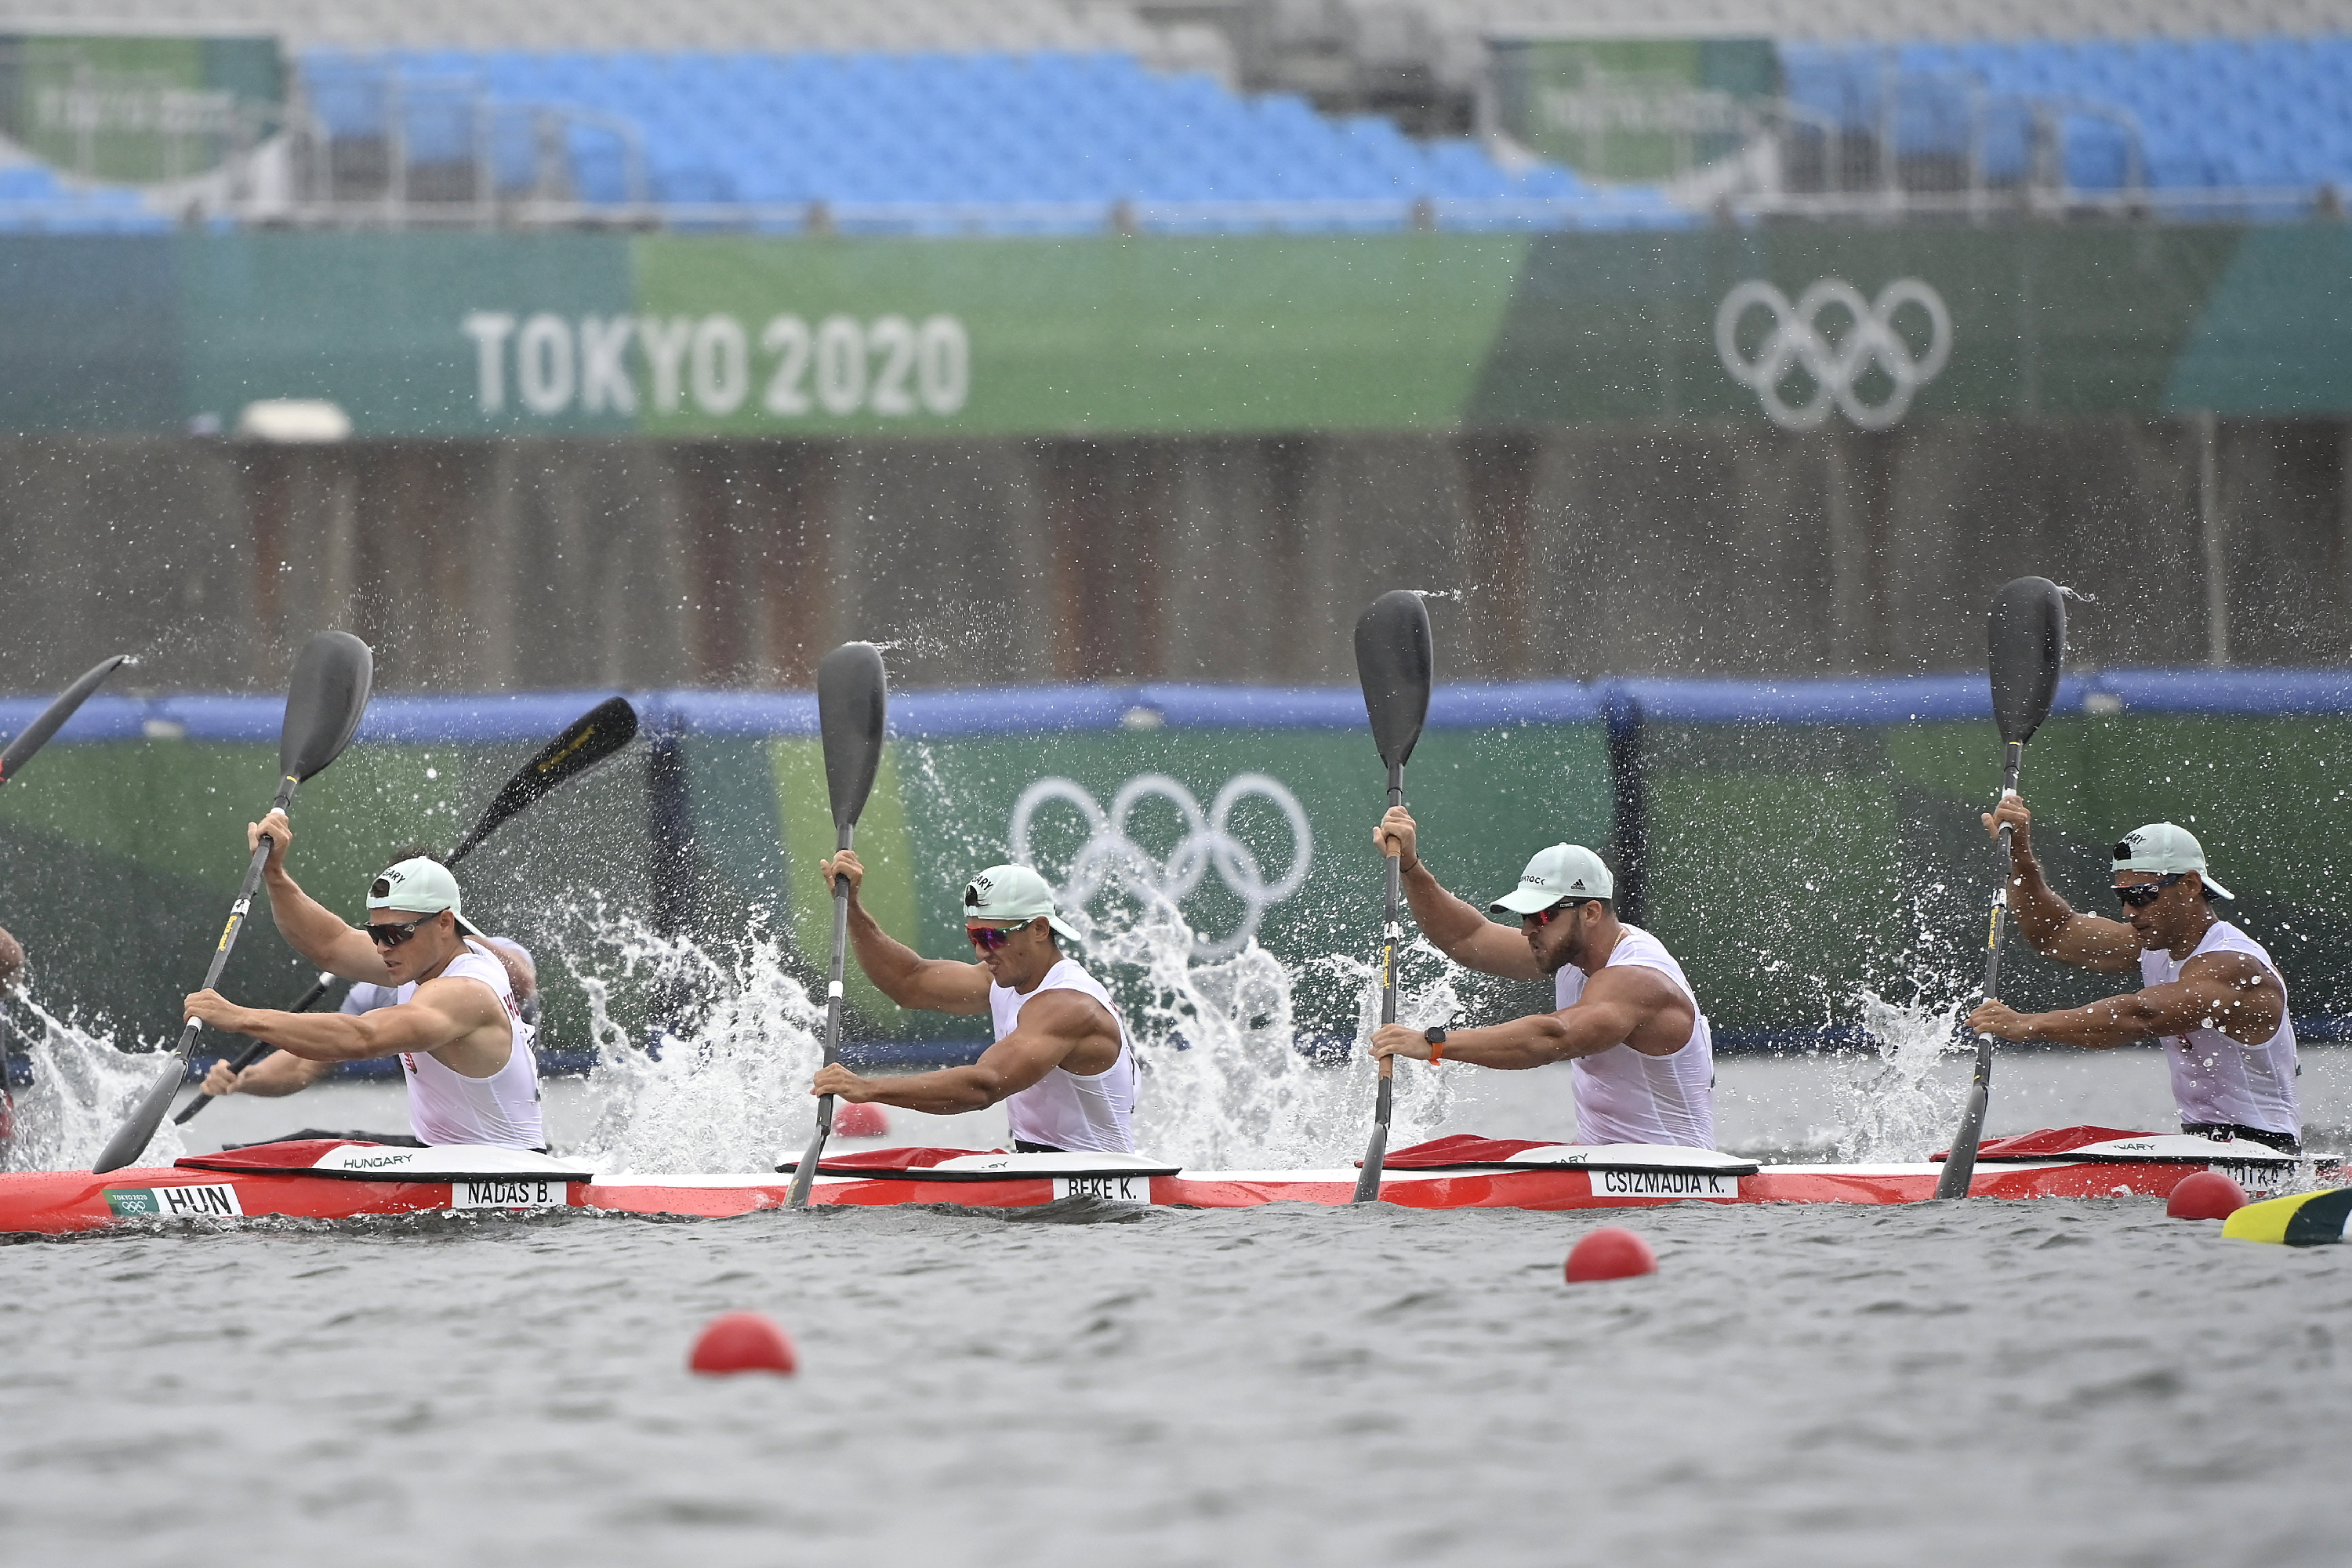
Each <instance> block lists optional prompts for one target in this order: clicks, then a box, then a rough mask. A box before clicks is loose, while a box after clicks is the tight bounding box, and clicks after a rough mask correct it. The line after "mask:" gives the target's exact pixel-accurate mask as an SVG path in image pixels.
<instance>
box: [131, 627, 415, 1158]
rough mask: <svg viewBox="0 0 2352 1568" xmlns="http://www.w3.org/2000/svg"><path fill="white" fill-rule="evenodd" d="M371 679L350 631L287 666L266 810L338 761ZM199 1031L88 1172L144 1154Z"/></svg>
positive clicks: (242, 893) (258, 856)
mask: <svg viewBox="0 0 2352 1568" xmlns="http://www.w3.org/2000/svg"><path fill="white" fill-rule="evenodd" d="M374 679H375V655H373V653H371V652H369V651H368V646H367V644H365V643H363V642H362V641H360V639H359V638H357V637H353V636H352V634H351V633H349V632H320V634H319V635H318V636H317V637H312V638H311V639H310V642H309V644H308V645H306V646H305V647H303V649H302V653H301V657H299V658H297V659H296V660H295V661H294V679H293V683H292V684H291V685H290V686H289V687H288V688H287V690H286V721H285V725H284V727H283V728H282V729H281V730H280V731H278V795H277V797H276V798H275V799H273V800H272V801H271V802H270V809H271V810H272V811H287V810H290V809H292V807H293V805H294V790H295V787H296V786H297V785H298V784H301V783H302V782H303V781H304V780H305V779H308V778H310V777H311V776H313V775H314V774H316V773H319V772H320V770H321V769H323V768H325V767H326V765H327V764H328V763H331V762H333V761H334V760H335V759H336V758H337V757H339V756H341V755H342V753H343V748H344V747H345V746H348V745H350V744H351V743H352V735H353V734H354V733H356V732H357V731H358V730H359V727H360V718H361V716H362V714H364V713H366V711H367V703H368V690H369V688H370V687H371V686H372V685H373V681H374ZM269 848H270V843H269V836H268V834H266V833H265V834H263V835H262V836H261V842H259V843H258V844H256V845H255V846H254V847H253V858H252V859H251V860H249V861H247V864H246V868H245V879H244V880H243V881H242V882H239V883H238V884H237V889H236V902H235V903H234V904H231V905H230V906H229V914H228V924H227V925H226V926H224V927H222V928H221V934H220V942H218V944H216V945H215V947H214V949H213V961H212V963H211V964H210V965H209V966H208V967H207V968H206V969H205V984H204V987H203V988H204V989H205V990H207V991H209V990H211V989H212V988H213V987H214V986H215V985H217V984H220V977H221V971H222V970H223V969H225V968H226V967H227V966H228V955H229V953H230V952H232V951H234V950H235V948H236V938H237V933H238V932H239V931H243V930H244V929H245V917H246V915H247V912H248V911H249V910H251V909H252V908H253V895H254V892H255V890H256V889H258V888H259V887H260V886H261V868H262V867H263V866H264V865H265V864H267V863H268V859H269ZM203 1028H204V1024H203V1022H202V1021H201V1020H199V1019H195V1018H191V1019H189V1020H188V1023H187V1027H186V1028H184V1029H183V1030H182V1031H181V1032H180V1045H179V1048H178V1049H177V1050H174V1051H173V1053H172V1056H171V1059H170V1060H169V1061H167V1062H166V1063H164V1065H163V1068H162V1069H161V1070H160V1071H158V1072H157V1073H156V1075H155V1081H154V1083H153V1084H152V1086H151V1087H150V1088H149V1089H148V1090H147V1093H146V1095H145V1097H144V1098H142V1100H140V1101H139V1107H138V1109H137V1110H133V1111H132V1112H131V1119H130V1120H129V1121H125V1122H124V1123H123V1124H122V1125H121V1127H119V1128H117V1129H116V1130H115V1133H114V1136H113V1137H112V1138H110V1139H109V1140H107V1144H106V1147H105V1149H104V1150H102V1151H101V1152H100V1154H99V1156H98V1161H97V1163H95V1164H93V1165H91V1166H90V1170H91V1172H92V1173H97V1174H103V1173H106V1172H108V1171H119V1170H121V1168H122V1167H123V1166H125V1165H127V1164H129V1163H131V1161H133V1160H135V1159H137V1158H138V1157H139V1156H140V1155H141V1154H142V1153H144V1152H146V1150H147V1145H148V1143H149V1142H150V1141H152V1139H153V1138H154V1136H155V1130H156V1129H157V1128H159V1127H161V1126H163V1117H164V1113H165V1112H167V1111H169V1110H171V1109H172V1097H173V1095H175V1094H177V1093H178V1092H179V1089H180V1083H181V1080H182V1079H184V1078H185V1077H186V1076H187V1072H188V1052H189V1050H190V1049H191V1048H192V1047H194V1045H195V1043H196V1036H197V1035H198V1034H199V1033H200V1032H202V1030H203Z"/></svg>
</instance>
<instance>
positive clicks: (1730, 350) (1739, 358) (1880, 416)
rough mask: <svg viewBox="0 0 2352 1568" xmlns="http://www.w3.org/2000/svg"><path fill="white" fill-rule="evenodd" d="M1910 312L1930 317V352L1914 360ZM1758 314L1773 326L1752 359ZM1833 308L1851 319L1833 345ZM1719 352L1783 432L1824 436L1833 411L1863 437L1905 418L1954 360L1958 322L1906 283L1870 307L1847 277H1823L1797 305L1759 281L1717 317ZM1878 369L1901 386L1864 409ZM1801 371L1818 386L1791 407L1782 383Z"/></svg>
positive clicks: (1935, 298) (1932, 297)
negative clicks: (1746, 340)
mask: <svg viewBox="0 0 2352 1568" xmlns="http://www.w3.org/2000/svg"><path fill="white" fill-rule="evenodd" d="M1906 305H1909V306H1913V307H1916V309H1917V310H1918V311H1919V313H1920V314H1922V315H1924V316H1926V317H1927V352H1926V353H1922V354H1917V355H1914V353H1912V349H1911V344H1910V342H1909V341H1908V340H1907V339H1906V338H1905V337H1904V335H1903V334H1902V333H1901V332H1899V331H1896V330H1895V316H1896V313H1897V312H1899V311H1900V310H1902V309H1903V308H1904V307H1905V306H1906ZM1752 310H1763V311H1764V312H1766V313H1767V314H1768V315H1769V316H1770V317H1771V320H1772V324H1771V327H1770V328H1769V330H1768V331H1766V332H1765V334H1764V341H1763V342H1761V343H1760V344H1759V345H1758V347H1757V350H1756V357H1755V358H1753V359H1750V358H1748V356H1747V355H1745V354H1743V353H1741V352H1740V348H1739V329H1740V326H1741V324H1742V323H1743V322H1744V321H1746V319H1747V317H1748V312H1750V311H1752ZM1824 310H1835V311H1842V312H1843V314H1844V316H1845V317H1846V319H1847V321H1848V322H1849V324H1848V326H1847V328H1846V331H1845V335H1844V337H1843V339H1841V340H1839V341H1836V342H1832V340H1831V338H1830V336H1829V334H1828V333H1826V332H1824V331H1822V311H1824ZM1715 352H1716V355H1717V358H1719V359H1721V360H1722V361H1723V368H1724V370H1725V371H1726V372H1727V374H1729V375H1730V377H1731V379H1732V380H1734V381H1736V382H1738V384H1740V385H1742V386H1745V387H1747V388H1748V389H1749V390H1751V391H1753V392H1754V393H1755V394H1756V398H1757V401H1758V402H1759V403H1761V404H1762V405H1764V413H1765V415H1766V416H1767V417H1769V419H1770V420H1771V421H1772V423H1773V424H1775V425H1778V426H1780V428H1782V429H1783V430H1811V429H1815V428H1817V427H1818V426H1820V425H1821V424H1822V422H1823V421H1824V420H1826V419H1828V418H1829V416H1830V408H1831V405H1832V404H1834V405H1836V406H1837V407H1838V409H1840V410H1841V411H1842V412H1843V414H1844V415H1845V416H1846V417H1847V418H1848V419H1850V420H1852V421H1853V423H1854V424H1855V425H1857V426H1861V427H1862V428H1863V429H1864V430H1884V429H1885V428H1886V427H1887V426H1890V425H1893V424H1894V423H1895V421H1897V420H1899V419H1901V418H1902V417H1903V416H1904V414H1905V413H1906V411H1908V410H1909V408H1910V406H1911V399H1912V398H1913V397H1914V396H1916V395H1917V394H1918V391H1919V389H1920V388H1921V387H1923V386H1925V385H1927V383H1929V382H1931V381H1933V380H1935V379H1936V377H1937V375H1938V374H1941V373H1942V371H1943V368H1944V365H1945V363H1946V362H1947V361H1948V360H1949V359H1950V358H1951V357H1952V315H1951V312H1950V311H1949V310H1946V309H1945V308H1944V297H1943V296H1942V295H1940V294H1938V293H1937V292H1936V290H1935V289H1931V288H1929V287H1928V286H1927V284H1925V283H1923V282H1921V281H1920V280H1919V279H1916V278H1897V279H1895V281H1894V282H1892V283H1889V284H1888V285H1887V286H1886V287H1885V288H1884V289H1880V290H1879V291H1878V298H1877V299H1875V300H1865V299H1864V298H1863V295H1862V290H1861V289H1857V288H1855V287H1854V286H1853V284H1851V283H1848V282H1847V281H1845V279H1842V278H1824V279H1822V280H1821V281H1820V282H1818V283H1815V284H1814V285H1813V286H1812V287H1811V288H1810V289H1806V290H1805V291H1804V292H1803V293H1802V294H1800V295H1798V296H1797V302H1796V303H1795V304H1794V305H1791V304H1790V303H1789V297H1788V296H1787V295H1786V294H1783V293H1781V292H1780V290H1779V289H1775V288H1774V287H1772V285H1771V284H1769V283H1766V282H1764V281H1762V280H1761V279H1749V280H1748V281H1747V282H1745V283H1742V284H1739V285H1738V286H1737V287H1736V288H1734V289H1732V290H1731V292H1730V293H1728V294H1726V295H1725V296H1724V297H1723V303H1722V304H1721V305H1720V306H1718V307H1717V310H1716V312H1715ZM1874 365H1875V366H1876V367H1877V368H1878V369H1880V370H1881V371H1883V372H1885V375H1886V379H1887V380H1888V381H1889V382H1891V383H1892V384H1893V387H1892V390H1890V391H1889V392H1888V393H1887V395H1886V397H1885V400H1884V401H1883V402H1879V403H1875V404H1873V403H1865V402H1864V401H1863V399H1862V396H1861V395H1860V394H1859V393H1858V392H1857V391H1856V384H1857V383H1858V382H1860V381H1861V380H1862V379H1863V377H1864V375H1866V374H1868V373H1869V371H1870V369H1871V367H1872V366H1874ZM1799 369H1801V370H1802V371H1803V372H1804V373H1805V375H1806V377H1807V378H1808V379H1809V380H1811V383H1812V384H1813V390H1812V395H1811V397H1809V398H1807V399H1806V400H1805V401H1803V402H1802V403H1798V404H1793V405H1792V404H1790V403H1789V402H1788V401H1787V400H1785V399H1784V398H1783V397H1782V396H1781V395H1780V384H1781V382H1782V381H1784V380H1786V379H1787V378H1788V375H1789V373H1790V371H1792V370H1799Z"/></svg>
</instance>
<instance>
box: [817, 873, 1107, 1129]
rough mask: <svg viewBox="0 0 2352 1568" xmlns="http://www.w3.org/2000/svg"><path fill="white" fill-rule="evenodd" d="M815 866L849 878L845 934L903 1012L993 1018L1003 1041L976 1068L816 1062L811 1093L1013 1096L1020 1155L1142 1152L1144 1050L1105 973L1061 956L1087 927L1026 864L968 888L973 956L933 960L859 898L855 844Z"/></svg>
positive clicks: (899, 1101) (864, 1098) (945, 1106)
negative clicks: (1140, 1066) (870, 1068)
mask: <svg viewBox="0 0 2352 1568" xmlns="http://www.w3.org/2000/svg"><path fill="white" fill-rule="evenodd" d="M818 869H819V870H820V871H821V872H822V873H823V875H824V885H825V886H826V887H828V888H829V887H831V886H832V885H833V881H834V879H835V878H836V877H846V878H848V879H849V937H850V942H851V944H852V946H853V947H855V949H856V952H857V966H858V967H859V968H860V969H862V970H864V971H865V972H866V978H867V979H868V980H871V981H872V982H874V984H875V986H876V987H877V989H879V990H880V991H881V993H882V994H884V995H885V996H887V997H888V998H890V1000H891V1001H893V1002H896V1003H897V1004H898V1005H899V1006H901V1007H922V1008H927V1009H929V1010H930V1011H932V1012H935V1013H959V1014H961V1013H981V1012H985V1013H987V1014H989V1015H990V1016H991V1017H992V1019H993V1021H994V1023H995V1026H996V1041H995V1043H994V1044H993V1045H992V1046H990V1047H988V1049H986V1050H984V1051H982V1053H981V1054H980V1059H979V1060H978V1061H976V1062H974V1063H972V1064H971V1066H970V1067H961V1068H941V1069H940V1070H939V1071H937V1072H925V1073H914V1074H910V1075H908V1076H907V1077H904V1078H861V1077H859V1076H858V1075H857V1074H856V1073H854V1072H851V1071H850V1070H849V1069H848V1068H845V1067H842V1066H840V1065H839V1064H838V1063H836V1064H835V1065H834V1066H832V1067H828V1068H821V1069H819V1071H818V1073H817V1075H816V1082H815V1085H814V1087H813V1088H812V1089H810V1091H809V1092H810V1093H812V1094H832V1095H838V1096H840V1097H841V1098H842V1099H843V1100H848V1101H850V1102H851V1103H853V1104H857V1103H864V1102H871V1103H874V1104H878V1105H895V1106H898V1107H900V1108H902V1109H904V1110H920V1111H924V1112H926V1113H928V1114H929V1115H932V1116H956V1115H960V1114H961V1113H963V1112H965V1111H968V1110H986V1109H987V1108H988V1107H990V1106H992V1105H994V1104H996V1103H997V1102H998V1101H999V1100H1003V1102H1004V1112H1005V1120H1006V1121H1008V1122H1009V1123H1010V1124H1011V1128H1012V1133H1013V1148H1014V1150H1015V1151H1017V1152H1021V1153H1024V1154H1058V1153H1064V1152H1075V1151H1079V1150H1085V1151H1088V1152H1104V1153H1118V1154H1131V1153H1133V1152H1135V1135H1134V1131H1133V1129H1132V1120H1133V1117H1134V1114H1135V1050H1134V1047H1133V1046H1132V1045H1131V1044H1130V1043H1129V1039H1128V1034H1127V1025H1126V1023H1125V1022H1124V1021H1123V1020H1122V1019H1121V1018H1120V1017H1119V1015H1118V1005H1117V1004H1115V1003H1113V1002H1112V1001H1111V998H1110V993H1109V992H1108V991H1106V990H1104V989H1103V985H1102V982H1100V981H1098V980H1097V979H1096V978H1095V977H1094V976H1093V975H1091V974H1089V973H1087V972H1086V971H1085V970H1084V969H1083V968H1081V967H1079V964H1078V962H1077V960H1076V959H1074V958H1068V957H1065V956H1064V955H1063V952H1062V949H1061V942H1062V941H1063V940H1068V941H1072V942H1075V941H1076V940H1077V939H1078V933H1077V932H1076V931H1074V930H1072V929H1071V927H1070V925H1069V924H1068V922H1066V921H1064V920H1063V919H1062V917H1061V915H1060V914H1059V913H1058V912H1057V911H1056V910H1055V908H1054V890H1053V889H1051V888H1050V887H1048V886H1047V885H1046V883H1045V878H1043V877H1041V876H1039V875H1038V874H1037V873H1036V872H1035V871H1034V870H1032V869H1030V868H1028V867H1026V866H992V867H990V868H988V869H987V870H985V871H982V873H981V874H980V875H979V876H977V877H974V878H973V879H971V882H970V883H969V884H968V885H967V886H966V887H965V888H964V890H963V919H964V938H965V940H966V941H968V942H971V945H972V950H973V958H974V962H972V963H954V962H952V961H950V960H946V959H933V958H925V957H923V956H922V955H921V954H920V953H919V952H916V951H915V950H914V949H913V948H910V947H908V946H907V945H906V944H905V943H904V942H899V941H898V940H897V939H895V938H894V937H892V936H891V935H890V934H889V933H888V932H887V931H884V930H883V929H882V928H881V926H879V925H878V924H877V923H876V922H875V920H874V917H873V916H872V915H870V914H868V913H866V907H865V905H864V904H862V903H861V902H859V900H858V889H860V887H861V886H863V884H864V882H865V880H866V868H865V867H864V866H863V865H861V864H859V862H858V859H857V857H856V854H855V853H854V852H852V851H850V850H847V849H845V850H843V851H842V852H841V853H839V854H838V855H835V857H834V858H832V859H830V860H827V861H825V862H824V864H823V865H822V866H821V867H819V868H818Z"/></svg>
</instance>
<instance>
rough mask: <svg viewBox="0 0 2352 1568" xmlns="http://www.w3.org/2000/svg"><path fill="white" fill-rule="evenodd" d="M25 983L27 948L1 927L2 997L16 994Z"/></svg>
mask: <svg viewBox="0 0 2352 1568" xmlns="http://www.w3.org/2000/svg"><path fill="white" fill-rule="evenodd" d="M24 981H25V948H24V944H23V943H21V942H18V941H17V940H16V938H15V937H13V936H10V935H9V934H8V928H7V927H5V926H0V996H12V995H14V994H16V987H17V986H19V985H21V984H24Z"/></svg>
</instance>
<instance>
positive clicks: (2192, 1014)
mask: <svg viewBox="0 0 2352 1568" xmlns="http://www.w3.org/2000/svg"><path fill="white" fill-rule="evenodd" d="M2285 1012H2286V997H2285V994H2284V992H2283V991H2281V990H2280V988H2279V984H2278V980H2277V978H2276V977H2275V976H2274V975H2273V974H2272V973H2271V972H2270V971H2269V970H2267V969H2265V968H2263V966H2262V965H2261V964H2260V963H2256V962H2255V961H2254V960H2253V959H2252V958H2251V957H2249V956H2247V955H2246V954H2244V953H2242V952H2209V953H2206V954H2205V955H2204V956H2203V957H2201V958H2193V959H2190V960H2189V962H2188V963H2185V964H2183V965H2182V966H2181V969H2180V978H2179V979H2178V980H2176V981H2174V982H2172V983H2171V984H2168V985H2151V986H2149V987H2148V988H2147V990H2145V991H2135V992H2132V993H2130V994H2126V995H2122V996H2110V997H2108V998H2107V999H2106V1000H2105V1001H2103V1002H2094V1003H2092V1004H2091V1005H2089V1006H2087V1007H2069V1008H2066V1009H2064V1010H2063V1011H2061V1012H2056V1013H2018V1012H2015V1011H2012V1010H2011V1009H2010V1008H2009V1007H2007V1006H2004V1005H2002V1004H2000V1003H1999V1002H1988V1003H1986V1004H1985V1005H1983V1006H1981V1007H1979V1008H1978V1009H1977V1011H1976V1013H1975V1014H1974V1015H1972V1016H1970V1018H1969V1022H1970V1023H1971V1024H1973V1025H1975V1026H1977V1027H1978V1028H1980V1029H1982V1030H1984V1032H1985V1033H1987V1034H1989V1035H1992V1036H1994V1037H1997V1038H2000V1039H2004V1040H2041V1041H2045V1042H2047V1043H2049V1044H2051V1045H2059V1046H2081V1047H2085V1048H2087V1049H2090V1050H2105V1049H2107V1048H2108V1047H2114V1046H2128V1045H2133V1044H2135V1043H2137V1042H2138V1041H2141V1040H2145V1039H2148V1038H2150V1037H2155V1036H2160V1035H2182V1034H2187V1033H2188V1032H2189V1030H2191V1029H2201V1028H2206V1027H2209V1026H2210V1027H2213V1028H2218V1029H2220V1030H2221V1032H2222V1033H2223V1034H2225V1035H2227V1036H2229V1037H2230V1038H2231V1039H2233V1040H2236V1041H2238V1042H2239V1043H2240V1044H2242V1045H2255V1044H2258V1043H2260V1042H2261V1041H2263V1040H2267V1039H2269V1038H2270V1037H2272V1036H2273V1035H2274V1034H2276V1033H2278V1026H2279V1023H2280V1021H2281V1020H2282V1019H2283V1018H2284V1016H2285Z"/></svg>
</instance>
